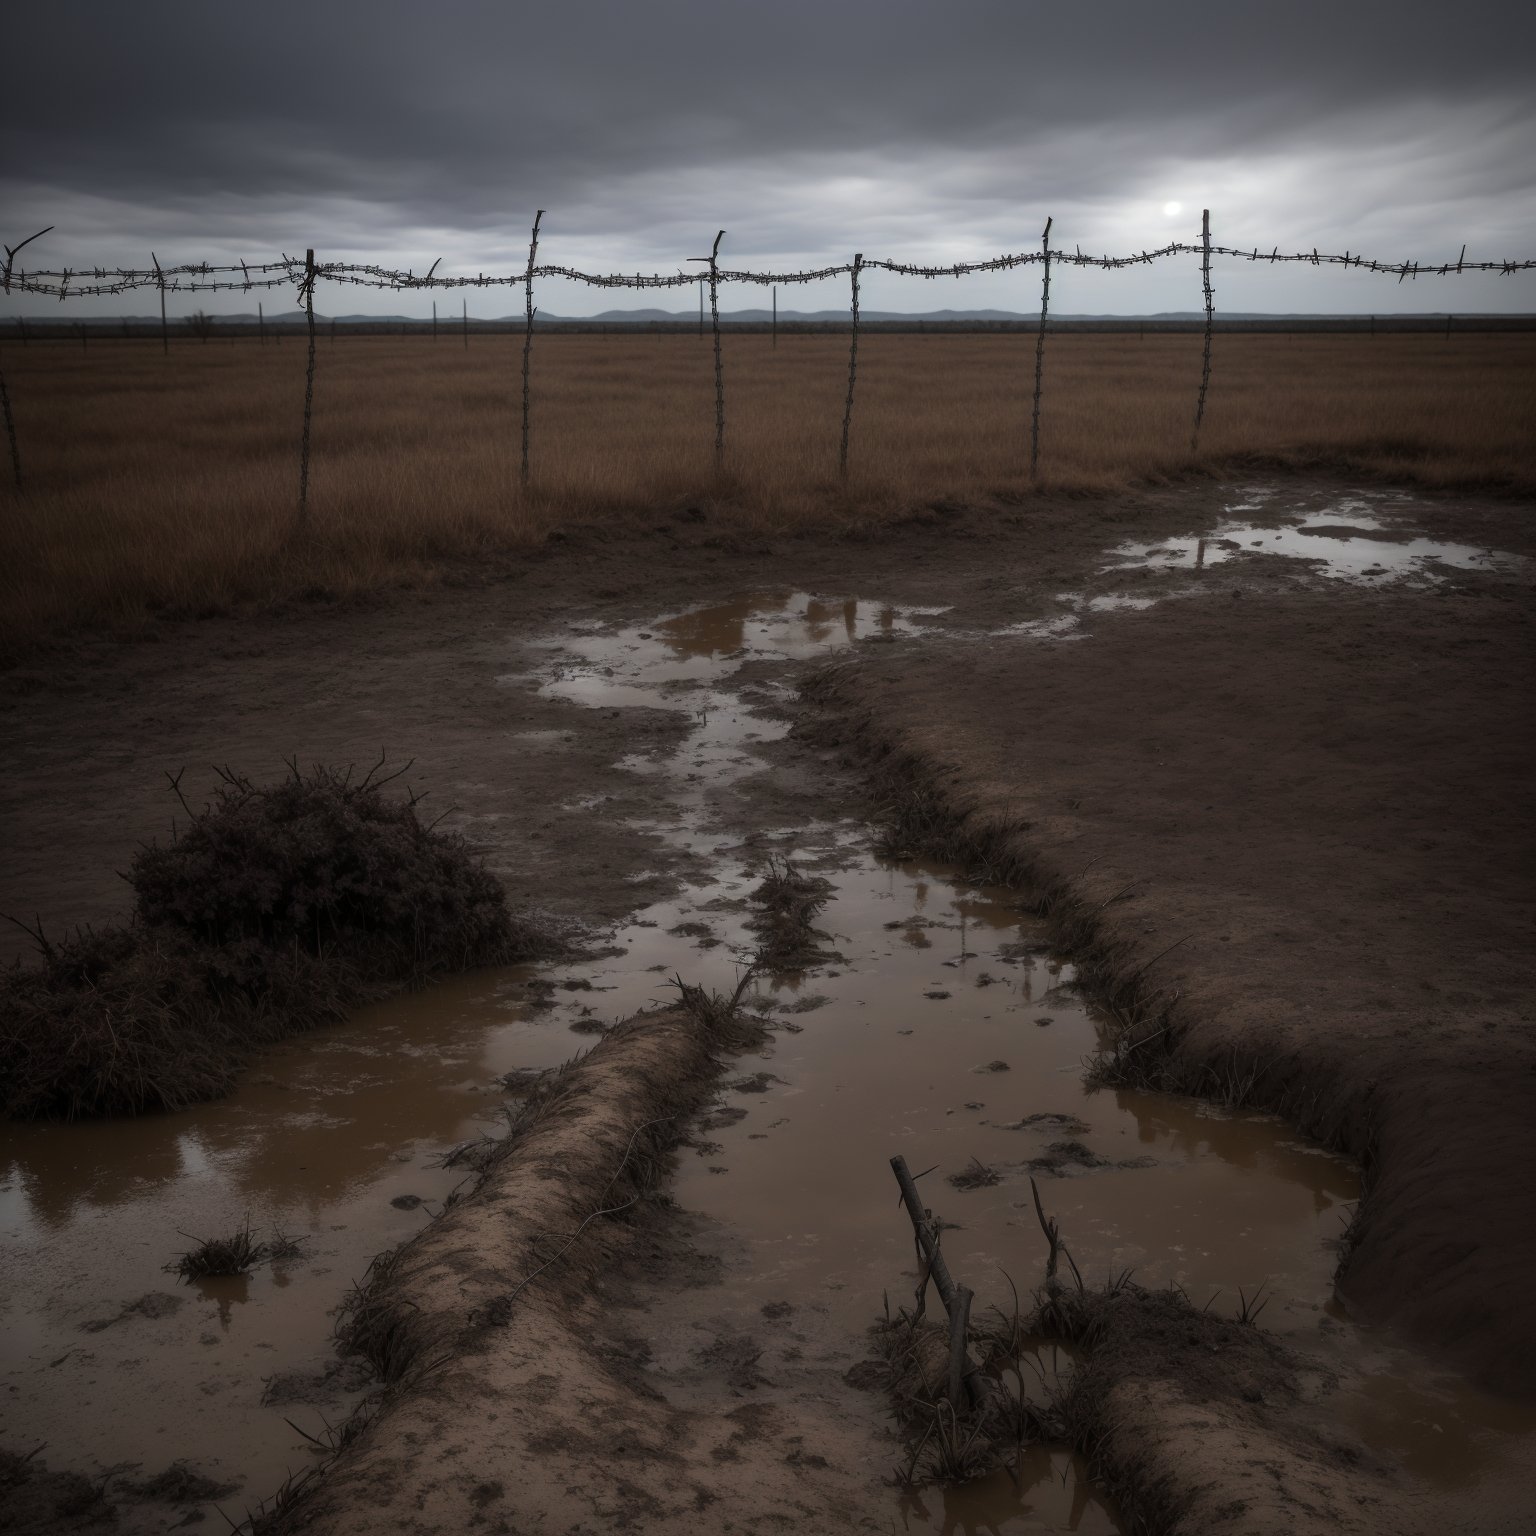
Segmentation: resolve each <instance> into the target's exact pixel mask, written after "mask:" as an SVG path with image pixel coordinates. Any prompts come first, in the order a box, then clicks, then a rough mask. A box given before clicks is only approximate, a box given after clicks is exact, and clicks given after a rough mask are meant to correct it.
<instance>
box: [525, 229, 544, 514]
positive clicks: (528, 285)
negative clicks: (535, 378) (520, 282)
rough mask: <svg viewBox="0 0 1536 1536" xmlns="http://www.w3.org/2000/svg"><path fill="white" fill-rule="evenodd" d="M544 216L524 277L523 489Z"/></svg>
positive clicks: (530, 248) (529, 245)
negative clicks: (535, 282)
mask: <svg viewBox="0 0 1536 1536" xmlns="http://www.w3.org/2000/svg"><path fill="white" fill-rule="evenodd" d="M543 217H544V210H543V209H542V208H540V209H539V211H538V212H537V213H536V214H535V215H534V219H533V238H532V239H531V240H530V241H529V242H528V272H527V275H526V277H525V278H524V285H525V287H524V308H525V312H526V318H525V319H524V321H523V489H524V490H526V489H527V488H528V364H529V361H530V358H531V356H532V353H533V316H534V313H535V311H534V308H533V261H534V257H536V256H537V255H538V253H539V221H540V220H541V219H542V218H543Z"/></svg>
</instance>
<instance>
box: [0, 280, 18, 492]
mask: <svg viewBox="0 0 1536 1536" xmlns="http://www.w3.org/2000/svg"><path fill="white" fill-rule="evenodd" d="M7 286H9V284H7ZM0 407H4V410H5V436H6V440H7V441H8V442H9V443H10V445H11V476H12V478H13V479H14V480H15V482H16V491H17V494H18V495H19V494H20V493H21V449H20V448H18V447H17V445H16V420H15V418H14V417H13V416H12V415H11V392H10V390H8V389H7V388H6V387H5V370H4V369H3V368H0Z"/></svg>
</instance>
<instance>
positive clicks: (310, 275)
mask: <svg viewBox="0 0 1536 1536" xmlns="http://www.w3.org/2000/svg"><path fill="white" fill-rule="evenodd" d="M303 287H304V317H305V319H306V320H307V321H308V324H309V367H308V369H307V370H306V371H305V375H304V439H303V443H302V445H301V446H300V449H299V526H300V527H301V528H302V527H303V526H304V520H305V518H306V516H307V515H308V512H309V424H310V416H311V414H312V412H313V410H314V404H315V253H314V251H312V250H309V251H305V253H304V284H303Z"/></svg>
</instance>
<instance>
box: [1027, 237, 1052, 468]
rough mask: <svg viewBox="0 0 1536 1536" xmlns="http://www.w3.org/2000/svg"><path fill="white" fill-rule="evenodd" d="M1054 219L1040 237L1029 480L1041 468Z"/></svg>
mask: <svg viewBox="0 0 1536 1536" xmlns="http://www.w3.org/2000/svg"><path fill="white" fill-rule="evenodd" d="M1053 223H1055V220H1054V219H1053V218H1048V219H1047V220H1046V221H1045V233H1044V234H1043V235H1041V237H1040V267H1041V271H1042V273H1043V274H1044V275H1043V277H1042V279H1041V283H1040V329H1039V330H1038V331H1036V332H1035V405H1034V411H1033V413H1032V415H1031V416H1030V420H1029V478H1030V479H1031V480H1033V479H1034V478H1035V477H1036V475H1037V474H1038V473H1039V467H1040V385H1041V383H1042V381H1043V379H1044V377H1045V318H1046V314H1047V312H1048V311H1049V309H1050V307H1051V225H1052V224H1053Z"/></svg>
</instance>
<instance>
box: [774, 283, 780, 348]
mask: <svg viewBox="0 0 1536 1536" xmlns="http://www.w3.org/2000/svg"><path fill="white" fill-rule="evenodd" d="M773 350H774V351H775V352H777V351H778V350H779V285H778V284H777V283H775V284H774V285H773Z"/></svg>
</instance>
